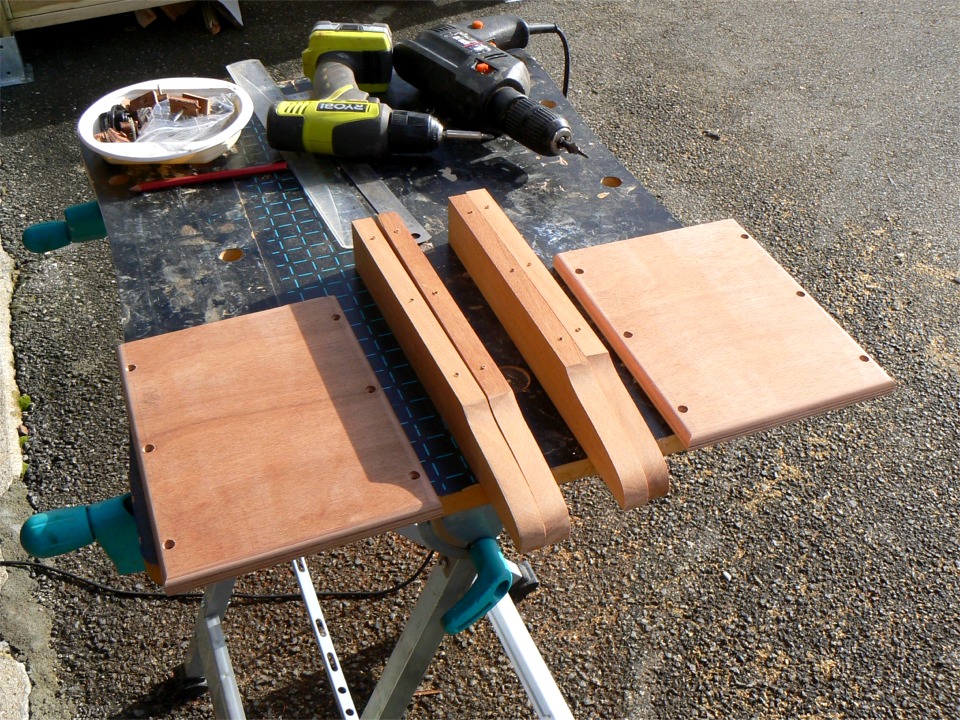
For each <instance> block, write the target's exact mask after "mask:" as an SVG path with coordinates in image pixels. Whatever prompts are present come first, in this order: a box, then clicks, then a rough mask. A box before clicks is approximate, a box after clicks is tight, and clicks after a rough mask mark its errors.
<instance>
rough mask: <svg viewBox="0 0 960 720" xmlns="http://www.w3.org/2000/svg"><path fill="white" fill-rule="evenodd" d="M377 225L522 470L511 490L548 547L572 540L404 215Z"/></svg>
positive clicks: (500, 382) (503, 385)
mask: <svg viewBox="0 0 960 720" xmlns="http://www.w3.org/2000/svg"><path fill="white" fill-rule="evenodd" d="M377 223H378V224H379V225H380V228H381V229H382V230H383V234H384V236H385V237H386V239H387V242H389V243H390V246H391V247H392V248H393V252H394V254H395V255H396V256H397V258H398V259H399V260H400V262H401V264H402V265H403V267H404V269H405V270H406V271H407V274H408V275H409V276H410V279H411V280H413V282H414V284H415V285H416V286H417V288H418V289H419V290H420V294H421V296H422V297H423V298H424V300H426V302H427V305H429V306H430V309H431V310H432V311H433V314H434V316H435V317H436V318H437V320H438V321H439V323H440V325H441V326H442V327H443V329H444V331H445V332H446V334H447V337H448V338H449V339H450V341H451V342H452V343H453V345H454V347H455V348H456V349H457V352H458V353H459V354H460V357H461V358H462V359H463V361H464V362H465V363H466V364H467V367H468V368H469V369H470V372H471V373H472V374H473V377H474V379H475V380H476V381H477V384H478V385H479V386H480V389H481V390H482V391H483V393H484V395H485V396H486V398H487V402H488V403H489V405H490V409H491V411H492V412H493V417H494V419H495V420H496V422H497V425H498V426H499V428H500V431H501V433H502V434H503V437H504V439H505V440H506V441H507V445H509V446H510V450H511V451H512V453H513V456H514V458H515V459H516V461H517V465H518V466H519V470H520V475H519V477H517V478H516V479H515V481H513V482H512V483H511V484H519V483H521V482H525V483H526V485H527V487H528V489H529V493H530V496H531V497H532V500H533V502H534V505H535V508H536V510H537V512H538V513H539V515H540V517H541V519H542V521H543V524H544V527H545V532H546V535H545V543H548V544H549V543H554V542H557V541H559V540H563V539H564V538H566V537H568V536H569V535H570V513H569V511H568V510H567V504H566V502H565V501H564V499H563V493H561V492H560V488H559V486H558V485H557V481H556V479H555V478H554V476H553V473H552V472H551V471H550V466H549V465H547V461H546V460H545V459H544V457H543V452H542V451H541V450H540V447H539V446H538V445H537V441H536V439H534V437H533V433H532V432H530V427H529V426H528V425H527V422H526V420H524V418H523V414H522V413H521V412H520V406H519V405H518V404H517V398H516V396H515V395H514V393H513V389H512V388H511V387H510V384H509V383H508V382H507V379H506V378H505V377H504V376H503V373H502V372H500V368H499V367H497V364H496V362H495V361H494V359H493V358H492V357H491V356H490V353H489V352H487V349H486V347H484V345H483V342H482V341H481V340H480V338H479V337H478V336H477V334H476V332H474V330H473V328H472V327H471V326H470V323H469V322H468V321H467V318H466V316H464V314H463V312H462V311H461V310H460V306H459V305H457V302H456V301H455V300H454V299H453V296H452V295H451V294H450V291H449V290H447V288H446V286H445V285H444V284H443V281H442V280H441V279H440V276H439V275H437V271H436V270H435V269H434V267H433V265H431V264H430V261H429V260H428V259H427V257H426V256H425V255H424V254H423V251H422V250H421V249H420V247H419V245H417V241H416V240H415V239H414V238H413V236H412V235H411V234H410V231H409V230H408V229H407V227H406V225H404V223H403V219H402V218H401V217H400V215H399V214H397V213H384V214H381V215H379V216H378V217H377Z"/></svg>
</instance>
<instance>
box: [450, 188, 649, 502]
mask: <svg viewBox="0 0 960 720" xmlns="http://www.w3.org/2000/svg"><path fill="white" fill-rule="evenodd" d="M449 209H450V214H449V223H450V224H449V232H448V239H449V242H450V245H451V246H452V247H453V248H454V250H455V251H456V253H457V255H458V256H459V257H460V260H461V261H462V262H463V264H464V266H465V267H466V268H467V270H468V272H469V273H470V275H471V277H472V278H473V280H474V282H475V283H476V284H477V287H479V288H480V291H481V292H482V293H483V295H484V297H485V298H486V299H487V302H488V303H489V304H490V306H491V308H492V309H493V311H494V312H495V313H496V315H497V317H498V318H499V320H500V322H501V323H502V324H503V326H504V328H505V329H506V330H507V333H508V334H509V335H510V337H511V338H512V339H513V341H514V343H515V344H516V346H517V348H518V349H519V350H520V352H521V353H522V354H523V356H524V358H525V359H526V361H527V363H528V364H529V365H530V368H531V369H532V370H533V372H534V374H535V375H536V376H537V379H538V380H539V381H540V383H541V384H542V385H543V387H544V389H545V390H546V392H547V394H548V395H549V396H550V398H551V400H552V401H553V403H554V405H555V406H556V407H557V410H558V411H559V412H560V414H561V416H562V417H563V418H564V421H565V422H566V423H567V425H568V426H569V427H570V429H571V431H572V432H573V433H574V436H575V437H576V438H577V440H578V442H580V444H581V445H582V446H583V449H584V450H585V451H586V453H587V455H588V456H589V457H590V459H591V460H592V461H593V463H594V465H595V466H596V468H597V471H598V472H599V474H600V476H601V478H602V479H603V480H604V482H605V483H606V484H607V486H608V487H609V488H610V490H611V492H613V494H614V497H616V499H617V501H618V502H619V503H620V505H621V506H623V507H635V506H637V505H640V504H643V503H645V502H647V500H648V499H649V492H648V485H647V478H646V474H645V472H644V468H643V465H642V463H641V462H640V459H639V458H638V456H637V453H636V451H635V449H634V447H633V445H632V443H631V440H630V438H629V437H628V436H627V433H626V432H625V430H624V428H623V426H622V425H621V424H620V423H619V421H618V420H617V418H616V414H615V413H613V412H612V411H611V408H610V405H609V402H608V401H607V392H606V391H605V389H604V388H603V387H602V385H601V384H600V382H598V379H597V378H596V377H595V376H594V374H593V371H592V369H591V367H590V365H589V363H588V361H587V358H586V357H585V356H584V355H583V353H582V352H581V351H580V349H579V347H578V346H577V343H576V342H575V341H574V340H573V339H572V338H571V337H570V335H571V333H568V332H567V329H566V328H565V327H564V326H563V324H562V323H561V322H560V320H559V319H558V318H557V316H556V314H555V313H553V312H552V310H551V308H550V307H549V306H548V305H547V303H546V302H545V301H544V299H543V297H542V295H541V294H540V293H539V292H538V291H537V288H536V286H535V285H534V284H533V282H532V281H531V279H530V278H529V276H528V275H527V274H526V273H525V272H524V270H523V268H522V267H521V266H520V264H519V263H517V262H516V260H515V258H514V257H513V256H512V254H511V253H510V252H509V251H508V250H507V249H506V248H505V247H504V246H503V244H502V243H501V242H500V239H499V237H498V235H497V233H496V231H495V230H494V229H493V228H492V227H491V226H490V224H489V223H488V222H487V221H486V219H485V217H484V213H483V211H482V210H481V209H480V208H479V207H478V206H477V205H476V204H475V203H474V202H473V201H472V200H471V199H470V198H468V197H466V196H463V195H461V196H456V197H452V198H450V206H449ZM617 381H618V382H619V378H618V380H617ZM658 454H659V453H658Z"/></svg>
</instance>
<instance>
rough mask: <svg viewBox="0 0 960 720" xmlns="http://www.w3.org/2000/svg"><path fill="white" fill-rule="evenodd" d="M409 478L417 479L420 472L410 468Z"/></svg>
mask: <svg viewBox="0 0 960 720" xmlns="http://www.w3.org/2000/svg"><path fill="white" fill-rule="evenodd" d="M410 479H411V480H419V479H420V473H418V472H417V471H416V470H411V471H410Z"/></svg>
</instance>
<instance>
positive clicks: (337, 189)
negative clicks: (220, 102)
mask: <svg viewBox="0 0 960 720" xmlns="http://www.w3.org/2000/svg"><path fill="white" fill-rule="evenodd" d="M227 72H228V73H230V77H232V78H233V80H234V82H236V83H237V85H239V86H240V87H241V88H243V89H244V90H246V91H247V92H248V93H250V97H252V98H253V109H254V113H255V114H256V116H257V119H259V120H260V123H261V124H262V125H264V127H266V122H267V121H266V118H267V112H268V111H269V109H270V106H271V105H272V104H273V103H275V102H279V101H281V100H285V99H290V98H287V97H286V96H284V94H283V92H282V91H281V90H280V88H278V87H277V86H276V83H274V82H273V78H272V77H270V74H269V73H268V72H267V70H266V68H264V67H263V64H262V63H261V62H260V61H259V60H242V61H240V62H236V63H233V64H231V65H228V66H227ZM291 97H299V96H291ZM280 154H281V156H282V157H283V159H284V160H286V161H287V164H288V165H289V167H290V170H291V171H292V172H293V174H294V175H295V176H296V178H297V180H299V181H300V184H301V185H302V186H303V191H304V193H305V194H306V195H307V198H308V199H309V200H310V202H311V203H312V204H313V206H314V207H315V208H316V209H317V212H318V213H319V214H320V217H321V218H322V219H323V222H324V224H326V226H327V228H328V229H329V230H330V232H331V233H332V234H333V236H334V239H336V241H337V243H338V244H339V245H340V247H343V248H352V247H353V235H352V233H351V230H350V223H352V222H353V221H354V220H359V219H360V218H365V217H367V216H368V215H369V213H368V212H367V210H366V208H364V207H363V205H362V204H361V203H360V202H359V201H358V200H357V198H356V196H355V195H354V194H353V191H352V190H351V189H350V188H349V186H348V185H347V183H345V182H344V181H343V180H342V178H341V177H340V175H339V173H338V172H337V168H336V165H335V163H334V161H333V160H332V159H331V158H326V157H321V156H316V155H309V154H305V153H291V152H281V153H280ZM338 164H339V166H340V169H342V170H343V172H344V173H345V174H346V175H347V177H349V178H350V181H351V182H352V183H353V185H354V186H355V187H356V189H357V191H358V192H359V193H360V194H361V195H362V196H363V198H364V199H365V200H366V201H367V202H368V203H369V204H370V207H371V208H373V211H374V212H375V213H378V214H379V213H385V212H395V213H398V214H399V215H400V217H401V218H402V219H403V223H404V225H406V226H407V229H408V230H409V231H410V234H411V235H413V237H414V238H416V240H417V242H418V243H425V242H427V241H429V240H430V238H431V235H430V233H429V232H427V230H426V228H424V227H423V225H421V224H420V223H419V222H418V221H417V219H416V218H414V217H413V215H411V214H410V211H409V210H407V209H406V208H405V207H404V206H403V203H401V202H400V199H399V198H398V197H397V196H396V195H395V194H394V193H393V191H392V190H390V188H389V187H387V184H386V183H385V182H383V180H381V179H380V177H379V176H378V175H377V174H376V172H374V170H373V168H371V167H370V166H369V165H367V164H366V163H361V162H355V161H346V160H340V161H338Z"/></svg>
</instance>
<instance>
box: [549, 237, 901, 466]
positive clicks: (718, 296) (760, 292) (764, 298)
mask: <svg viewBox="0 0 960 720" xmlns="http://www.w3.org/2000/svg"><path fill="white" fill-rule="evenodd" d="M555 266H556V268H557V271H558V272H559V273H560V275H561V277H562V278H563V279H564V281H565V282H566V283H567V285H568V286H569V287H570V288H571V290H572V291H573V292H574V294H575V295H576V296H577V298H578V299H579V300H580V302H581V303H582V304H583V306H584V307H585V308H586V309H587V312H588V313H589V314H590V316H591V317H592V318H593V320H594V322H596V323H597V325H598V327H600V328H601V330H602V332H603V333H604V335H605V336H606V338H607V340H608V341H609V342H610V344H611V345H612V346H613V347H614V349H615V350H616V352H617V353H618V354H619V355H620V357H621V358H622V359H623V361H624V363H625V364H626V365H627V367H628V368H629V369H630V371H631V372H632V373H633V375H634V377H636V378H637V380H638V382H640V384H641V386H642V387H643V388H644V390H645V392H646V393H647V395H648V396H649V397H650V399H651V401H653V403H654V404H655V405H656V406H657V409H658V410H659V411H660V413H661V414H662V415H663V417H664V418H665V419H666V420H667V422H668V423H669V424H670V426H671V427H672V428H673V430H674V431H675V432H676V433H677V436H678V437H679V438H680V439H681V440H682V441H683V442H684V443H685V444H686V445H687V446H688V447H691V448H692V447H701V446H703V445H709V444H712V443H715V442H718V441H720V440H724V439H729V438H733V437H738V436H741V435H745V434H748V433H751V432H756V431H758V430H762V429H765V428H770V427H774V426H776V425H781V424H783V423H786V422H790V421H793V420H797V419H799V418H803V417H808V416H810V415H815V414H817V413H821V412H824V411H827V410H831V409H834V408H837V407H842V406H844V405H848V404H850V403H854V402H858V401H861V400H866V399H869V398H872V397H876V396H878V395H882V394H884V393H887V392H890V391H892V390H893V389H894V387H895V383H894V381H893V380H892V379H891V378H890V377H889V376H888V375H887V374H886V373H885V372H884V371H883V369H882V368H880V367H879V366H878V365H877V364H876V363H875V362H873V361H872V360H871V359H870V357H869V356H868V355H867V354H866V353H865V352H864V351H863V350H862V349H861V348H860V347H859V345H857V343H856V342H854V341H853V339H852V338H850V336H849V335H847V333H846V332H845V331H844V330H843V328H841V327H840V326H839V325H838V324H837V323H836V321H835V320H833V318H831V317H830V316H829V315H828V314H827V313H826V312H825V311H824V310H823V308H821V307H820V306H819V305H818V304H817V303H816V302H815V301H814V300H813V299H812V298H811V297H810V296H809V294H808V293H807V292H806V291H805V290H804V289H803V288H801V287H800V285H799V284H797V283H796V281H795V280H793V278H791V277H790V275H789V274H788V273H787V272H786V271H785V270H784V269H783V268H782V267H780V265H779V264H777V262H776V261H775V260H774V259H773V258H772V257H770V255H769V254H767V253H766V251H764V250H763V248H762V247H760V245H759V244H758V243H757V242H756V240H754V239H753V238H752V237H751V236H750V234H749V233H747V232H746V231H745V230H744V229H743V228H742V227H740V225H739V224H738V223H736V222H735V221H734V220H724V221H720V222H715V223H708V224H706V225H699V226H696V227H691V228H683V229H680V230H674V231H670V232H666V233H658V234H654V235H647V236H643V237H638V238H632V239H630V240H624V241H621V242H617V243H610V244H608V245H601V246H596V247H592V248H584V249H582V250H573V251H570V252H567V253H561V254H559V255H557V257H556V258H555Z"/></svg>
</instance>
